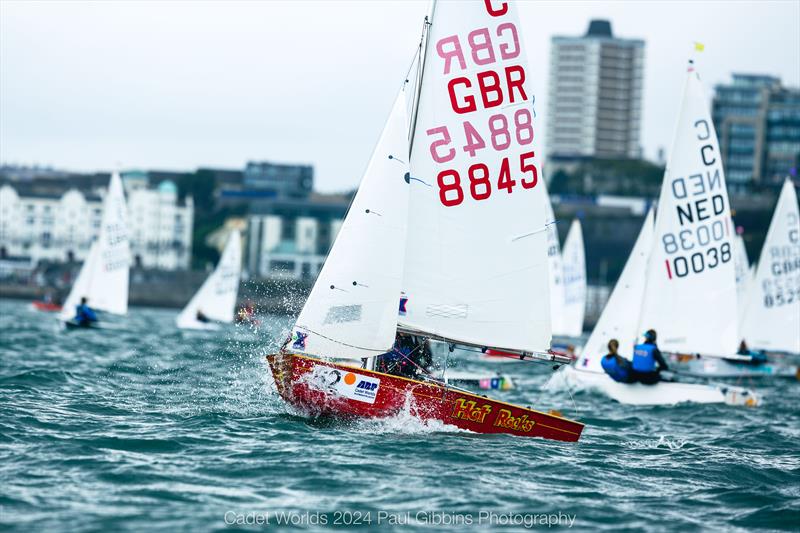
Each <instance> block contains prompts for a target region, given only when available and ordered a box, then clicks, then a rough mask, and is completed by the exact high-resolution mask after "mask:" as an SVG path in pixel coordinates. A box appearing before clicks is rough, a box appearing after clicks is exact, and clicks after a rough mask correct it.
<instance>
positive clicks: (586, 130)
mask: <svg viewBox="0 0 800 533" xmlns="http://www.w3.org/2000/svg"><path fill="white" fill-rule="evenodd" d="M551 44H552V46H551V50H550V80H549V81H550V83H549V86H550V87H549V104H548V127H547V152H548V163H555V164H556V165H557V164H558V163H559V162H569V161H575V160H582V159H587V158H605V159H636V158H639V157H641V147H640V145H639V137H640V129H641V116H642V115H641V108H642V72H643V68H644V41H643V40H641V39H621V38H619V37H615V36H614V35H613V33H612V31H611V23H610V22H609V21H607V20H592V21H591V22H590V23H589V29H588V31H587V32H586V34H585V35H582V36H578V37H566V36H555V37H553V38H552V41H551ZM552 169H553V167H552V166H551V170H552Z"/></svg>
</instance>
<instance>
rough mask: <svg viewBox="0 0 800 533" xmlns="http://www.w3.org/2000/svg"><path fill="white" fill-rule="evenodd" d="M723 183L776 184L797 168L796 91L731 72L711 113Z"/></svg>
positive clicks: (799, 98)
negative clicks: (730, 80)
mask: <svg viewBox="0 0 800 533" xmlns="http://www.w3.org/2000/svg"><path fill="white" fill-rule="evenodd" d="M712 115H713V120H714V125H715V127H716V129H717V135H718V136H719V143H720V151H721V152H722V161H723V166H724V168H725V178H726V180H727V181H728V184H729V185H730V186H732V187H736V188H745V187H747V186H748V185H751V184H754V183H760V184H767V185H769V184H780V183H781V182H782V181H783V178H784V177H785V176H787V175H789V174H790V173H792V171H793V170H792V169H794V172H796V171H797V167H798V166H799V165H800V89H796V88H786V87H783V86H782V85H781V80H780V79H779V78H776V77H773V76H762V75H754V74H733V82H732V83H730V84H720V85H717V86H716V87H715V91H714V103H713V110H712Z"/></svg>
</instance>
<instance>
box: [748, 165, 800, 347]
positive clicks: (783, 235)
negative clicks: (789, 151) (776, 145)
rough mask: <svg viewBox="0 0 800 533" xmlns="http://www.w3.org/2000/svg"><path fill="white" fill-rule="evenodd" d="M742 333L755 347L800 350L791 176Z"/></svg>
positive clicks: (798, 214)
mask: <svg viewBox="0 0 800 533" xmlns="http://www.w3.org/2000/svg"><path fill="white" fill-rule="evenodd" d="M742 336H743V337H744V339H745V341H746V342H747V343H748V345H750V347H751V348H759V349H764V350H771V351H778V352H790V353H800V211H798V207H797V192H796V191H795V189H794V186H793V185H792V182H791V180H789V179H788V178H787V179H786V181H785V182H784V183H783V188H782V189H781V195H780V198H778V205H777V207H776V208H775V214H774V215H772V221H771V222H770V225H769V230H768V231H767V238H766V240H765V241H764V247H763V248H762V249H761V255H760V257H759V260H758V268H757V270H756V278H755V282H754V284H753V287H752V289H751V290H750V294H749V297H748V303H747V311H746V313H745V318H744V323H743V325H742Z"/></svg>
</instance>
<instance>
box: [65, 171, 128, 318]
mask: <svg viewBox="0 0 800 533" xmlns="http://www.w3.org/2000/svg"><path fill="white" fill-rule="evenodd" d="M129 269H130V245H129V240H128V213H127V207H126V205H125V192H124V191H123V189H122V180H121V179H120V177H119V174H118V173H116V172H114V173H113V174H112V175H111V181H110V182H109V185H108V193H107V194H106V197H105V199H104V200H103V216H102V219H101V225H100V234H99V236H98V237H97V240H96V241H95V242H94V243H92V247H91V248H90V250H89V254H88V256H87V257H86V260H85V261H84V263H83V266H81V271H80V273H79V274H78V277H77V279H76V280H75V283H74V285H73V286H72V290H70V293H69V296H67V299H66V301H65V302H64V306H63V310H62V311H61V315H60V319H61V320H64V321H66V320H70V319H72V318H74V317H75V306H77V305H78V304H79V303H80V301H81V298H84V297H85V298H86V299H87V302H88V305H89V306H90V307H91V308H93V309H97V310H100V311H107V312H109V313H114V314H118V315H124V314H125V313H127V312H128V274H129Z"/></svg>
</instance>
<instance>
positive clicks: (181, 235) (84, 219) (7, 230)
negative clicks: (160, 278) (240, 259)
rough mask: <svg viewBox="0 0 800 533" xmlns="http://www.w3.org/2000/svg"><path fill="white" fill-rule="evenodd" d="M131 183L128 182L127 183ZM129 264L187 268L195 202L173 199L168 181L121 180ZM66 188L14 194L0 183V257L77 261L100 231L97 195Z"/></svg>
mask: <svg viewBox="0 0 800 533" xmlns="http://www.w3.org/2000/svg"><path fill="white" fill-rule="evenodd" d="M129 185H130V186H129ZM125 188H126V192H127V203H128V223H129V234H130V238H131V256H132V261H133V265H135V266H141V267H145V268H158V269H162V270H180V269H186V268H188V267H189V264H190V260H191V250H192V226H193V221H194V206H193V202H192V199H191V198H186V200H185V201H184V202H183V204H182V205H181V203H179V201H178V194H177V188H176V187H175V185H174V183H172V182H166V181H165V182H162V183H161V184H160V185H159V186H158V187H157V188H156V189H148V188H147V187H146V186H143V185H141V184H138V183H137V184H134V183H131V184H128V183H126V187H125ZM104 194H105V191H104V190H103V191H98V194H97V195H93V194H84V193H83V192H81V191H78V190H77V189H70V190H68V191H66V192H65V193H63V194H62V195H60V196H56V195H36V194H26V193H25V192H23V193H19V192H18V191H17V188H15V187H14V186H13V183H6V184H4V185H2V186H0V257H1V258H8V257H17V258H28V259H29V260H30V262H31V263H32V264H38V263H39V262H41V261H48V262H71V261H82V260H84V259H85V258H86V255H87V254H88V252H89V247H90V245H91V243H92V241H93V240H94V239H96V238H97V236H98V234H99V232H100V223H101V218H102V210H103V206H102V196H103V195H104Z"/></svg>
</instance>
